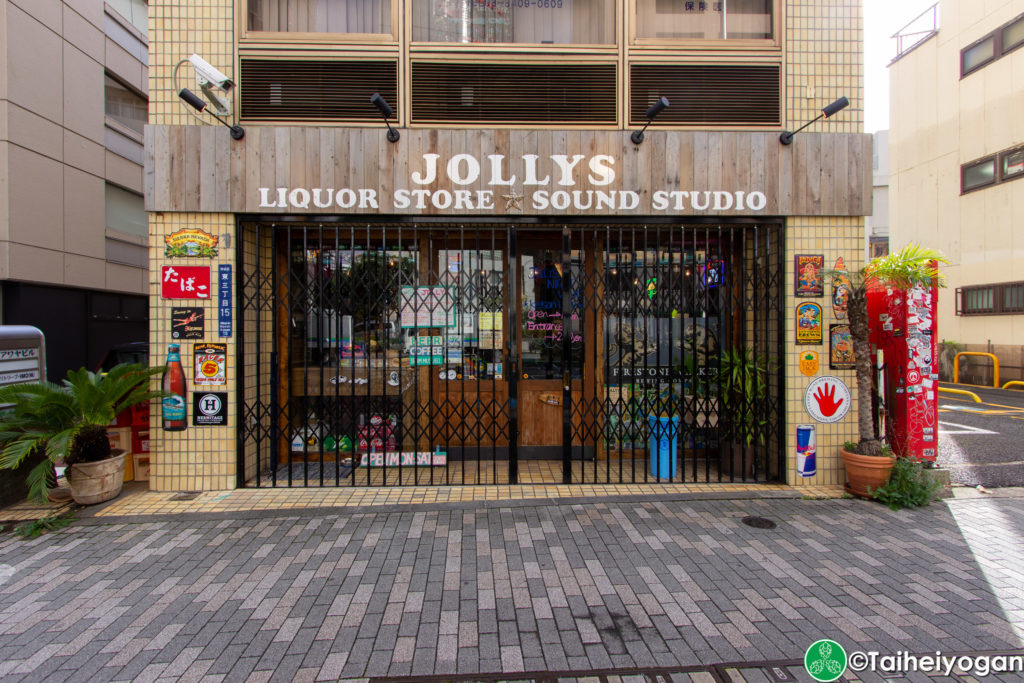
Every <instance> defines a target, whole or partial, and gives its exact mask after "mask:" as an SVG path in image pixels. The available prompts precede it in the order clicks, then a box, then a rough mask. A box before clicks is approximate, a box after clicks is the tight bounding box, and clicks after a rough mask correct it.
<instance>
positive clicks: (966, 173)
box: [960, 157, 996, 194]
mask: <svg viewBox="0 0 1024 683" xmlns="http://www.w3.org/2000/svg"><path fill="white" fill-rule="evenodd" d="M995 182H996V159H995V157H989V158H987V159H982V160H980V161H973V162H971V163H969V164H964V165H963V166H961V167H960V192H961V194H962V193H964V192H970V191H971V190H977V189H978V188H981V187H986V186H988V185H992V184H993V183H995Z"/></svg>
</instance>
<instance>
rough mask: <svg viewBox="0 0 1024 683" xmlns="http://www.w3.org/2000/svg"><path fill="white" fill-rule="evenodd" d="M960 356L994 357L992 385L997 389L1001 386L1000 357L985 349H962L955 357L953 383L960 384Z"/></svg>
mask: <svg viewBox="0 0 1024 683" xmlns="http://www.w3.org/2000/svg"><path fill="white" fill-rule="evenodd" d="M960 356H985V357H986V358H991V359H992V370H993V374H992V386H993V388H995V389H998V388H999V359H998V358H996V355H995V354H994V353H985V352H983V351H961V352H960V353H958V354H956V356H954V357H953V383H954V384H960Z"/></svg>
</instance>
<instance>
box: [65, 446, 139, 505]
mask: <svg viewBox="0 0 1024 683" xmlns="http://www.w3.org/2000/svg"><path fill="white" fill-rule="evenodd" d="M112 453H113V455H112V456H111V457H109V458H107V459H106V460H97V461H95V462H80V463H75V464H74V465H72V466H71V467H70V468H68V469H69V470H70V471H69V474H70V476H69V477H68V483H69V484H70V485H71V497H72V498H74V500H75V502H76V503H78V504H79V505H95V504H96V503H103V502H106V501H108V500H111V499H112V498H116V497H117V494H119V493H121V487H122V486H124V457H125V451H124V450H122V449H120V448H117V449H114V450H113V451H112Z"/></svg>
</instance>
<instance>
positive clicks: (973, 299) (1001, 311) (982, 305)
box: [956, 282, 1024, 315]
mask: <svg viewBox="0 0 1024 683" xmlns="http://www.w3.org/2000/svg"><path fill="white" fill-rule="evenodd" d="M1010 313H1024V282H1003V283H1000V284H995V285H981V286H976V287H960V288H958V289H957V290H956V314H957V315H1006V314H1010Z"/></svg>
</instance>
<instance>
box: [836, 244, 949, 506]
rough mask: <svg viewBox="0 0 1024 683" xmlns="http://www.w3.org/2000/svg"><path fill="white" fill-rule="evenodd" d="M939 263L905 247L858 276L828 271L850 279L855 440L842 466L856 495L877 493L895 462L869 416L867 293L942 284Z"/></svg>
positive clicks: (936, 256)
mask: <svg viewBox="0 0 1024 683" xmlns="http://www.w3.org/2000/svg"><path fill="white" fill-rule="evenodd" d="M938 263H943V264H945V263H949V261H948V260H947V259H946V258H945V257H944V256H943V255H942V254H941V253H939V252H938V251H935V250H934V249H928V248H925V247H922V246H920V245H917V244H908V245H907V246H905V247H903V248H902V249H899V250H898V251H894V252H890V253H889V254H888V255H886V256H881V257H879V258H876V259H873V260H872V261H870V262H869V263H868V264H867V265H866V266H864V268H862V269H861V270H860V271H859V272H856V273H849V274H848V273H842V272H839V271H833V272H832V273H831V274H832V277H833V281H835V280H837V279H838V278H839V277H840V276H841V275H848V276H849V279H850V294H849V302H848V306H849V309H848V311H849V316H850V337H851V338H852V340H853V353H854V356H855V357H856V366H855V367H856V379H857V397H858V401H857V436H858V441H857V442H856V443H852V442H850V443H847V444H846V445H845V446H844V447H843V448H842V449H841V451H840V455H841V457H842V459H843V463H844V465H845V466H846V477H847V479H848V481H849V484H848V489H849V491H850V492H851V493H853V494H855V495H859V496H864V497H869V493H868V488H869V487H870V488H871V489H876V488H878V487H879V486H881V485H882V484H884V483H885V481H886V480H887V479H888V478H889V472H890V470H891V469H892V466H893V464H894V463H895V458H893V457H892V455H890V454H889V450H888V447H887V446H886V445H885V444H883V443H882V441H881V440H880V439H877V438H876V437H875V430H874V419H873V418H874V416H873V415H872V406H873V405H874V401H873V400H872V399H873V398H874V391H875V390H874V387H873V384H872V363H871V346H870V341H869V331H870V328H869V324H868V322H869V321H868V292H869V291H872V290H874V289H876V288H893V289H902V290H905V289H910V288H911V287H916V286H918V285H929V284H931V283H932V281H933V280H934V281H935V282H936V283H937V284H938V285H939V286H944V283H943V278H942V275H941V274H940V273H939V270H938V267H937V264H938Z"/></svg>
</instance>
